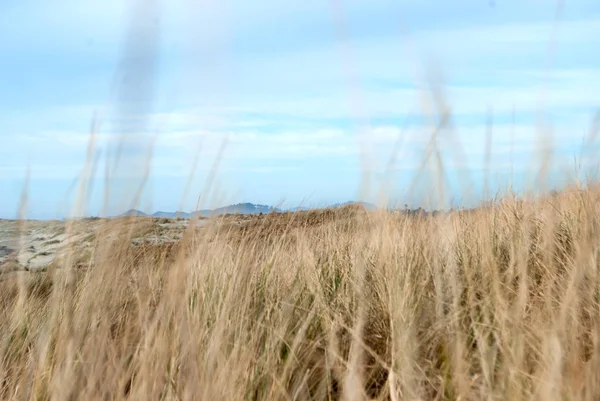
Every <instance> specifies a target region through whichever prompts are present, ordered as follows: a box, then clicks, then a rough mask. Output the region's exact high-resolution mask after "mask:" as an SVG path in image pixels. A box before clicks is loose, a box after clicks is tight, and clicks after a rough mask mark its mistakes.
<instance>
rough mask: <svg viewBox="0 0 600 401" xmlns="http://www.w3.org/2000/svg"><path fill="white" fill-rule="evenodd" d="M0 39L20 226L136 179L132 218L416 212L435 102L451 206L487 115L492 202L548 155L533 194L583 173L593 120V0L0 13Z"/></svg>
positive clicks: (424, 195) (82, 1)
mask: <svg viewBox="0 0 600 401" xmlns="http://www.w3.org/2000/svg"><path fill="white" fill-rule="evenodd" d="M0 37H2V38H3V40H2V41H0V52H1V54H2V59H1V60H0V88H2V90H1V91H0V140H1V142H0V143H1V144H2V145H1V146H0V194H2V195H1V196H0V217H14V216H15V215H16V213H17V210H18V208H19V204H20V200H21V194H22V190H23V187H24V184H25V177H26V175H27V171H29V181H28V202H27V208H26V215H27V216H28V217H32V218H55V217H63V216H67V215H69V214H71V213H76V214H81V213H83V214H94V215H98V214H102V213H108V214H114V213H118V212H121V211H123V210H125V209H127V208H128V207H129V206H130V200H131V199H132V196H133V195H132V194H133V193H134V192H135V191H136V188H137V187H138V186H139V184H140V182H141V177H142V176H143V175H144V173H145V172H146V167H148V166H150V169H149V170H148V173H149V179H148V181H147V182H146V185H145V187H144V188H145V189H144V191H143V193H142V195H141V197H140V205H139V207H140V208H141V209H143V210H145V211H156V210H176V209H184V210H188V211H189V210H193V209H194V208H195V207H196V205H197V203H198V200H199V197H200V204H201V206H202V207H216V206H222V205H223V204H227V203H233V202H240V201H249V202H255V203H266V204H280V203H281V202H285V205H297V204H299V203H307V204H314V205H320V204H325V203H332V202H339V201H346V200H350V199H365V200H370V201H376V200H377V199H379V198H378V197H377V195H378V194H380V193H381V192H382V189H383V192H385V193H387V194H388V195H389V196H391V197H392V198H394V199H398V201H399V202H400V203H401V204H404V203H408V204H410V205H411V206H412V205H415V206H416V205H420V204H423V203H425V202H427V201H428V200H429V198H431V197H432V193H433V192H434V191H433V188H434V187H435V184H434V183H435V182H436V181H435V177H434V176H432V175H431V174H430V175H426V174H418V173H419V172H420V171H421V170H422V168H421V166H422V160H423V155H424V152H425V151H426V149H427V146H428V143H429V140H430V137H431V132H432V130H433V128H432V127H433V126H434V125H435V124H436V121H438V120H439V118H440V114H441V112H442V107H441V106H439V103H436V102H435V99H436V98H437V97H436V96H438V95H439V96H442V97H443V98H444V99H445V100H444V102H445V103H444V104H446V105H447V107H449V110H450V111H451V116H452V130H449V129H447V130H443V131H442V132H441V133H440V134H439V147H440V149H441V150H440V157H441V159H442V162H443V166H444V179H445V180H446V183H447V185H448V188H449V190H448V192H446V193H445V195H446V197H447V198H448V199H449V200H450V201H453V202H454V203H455V204H465V205H467V204H470V203H473V202H476V201H477V200H479V199H480V198H481V196H482V189H483V187H484V182H485V178H484V177H486V176H487V175H486V173H485V171H486V169H485V168H486V164H485V163H484V160H486V158H485V155H486V150H485V149H486V130H487V129H488V128H487V127H488V124H487V121H488V116H489V114H490V110H492V111H493V119H492V121H493V125H492V136H491V138H492V142H491V146H490V148H491V151H492V156H491V159H490V160H489V163H488V167H489V171H490V174H489V177H490V178H489V188H490V191H495V190H497V189H498V188H502V187H503V186H505V185H506V183H507V182H508V181H509V180H510V179H512V177H514V179H515V182H516V183H518V184H519V185H522V186H524V185H525V183H526V182H528V181H527V180H526V178H527V177H533V176H534V174H535V172H536V171H537V170H539V167H540V163H539V160H540V157H541V156H540V155H541V153H542V152H543V151H545V150H548V151H550V152H551V153H550V155H551V158H550V159H549V160H550V166H551V168H550V170H549V175H548V179H547V180H546V183H547V185H549V186H559V185H562V184H563V183H564V182H565V180H566V178H565V177H566V176H565V174H564V172H566V171H568V172H573V171H574V167H575V162H574V156H577V157H578V158H579V159H578V161H579V162H580V163H581V164H582V165H583V166H584V168H585V167H586V166H590V165H593V162H594V149H595V147H594V145H593V144H588V145H586V146H585V152H584V153H581V144H582V141H583V139H584V138H585V137H586V136H587V135H589V132H590V129H591V126H592V124H593V120H594V116H595V113H596V112H597V110H598V106H599V105H600V54H598V52H597V51H595V50H596V49H598V48H600V47H599V44H600V43H599V42H600V4H599V3H598V2H597V1H595V0H585V1H584V0H573V1H568V2H566V1H565V2H564V3H563V4H562V7H559V6H558V5H557V2H553V1H546V0H544V1H542V0H521V1H506V0H495V1H494V2H490V1H479V0H469V1H466V0H456V1H452V2H441V1H433V0H422V1H418V2H417V1H414V2H399V1H396V0H377V1H365V0H360V1H359V0H320V1H317V0H306V1H302V2H282V1H276V0H256V1H252V2H250V1H246V0H227V1H218V2H217V1H214V2H212V1H206V0H203V1H199V0H198V1H191V0H185V1H184V0H170V1H168V2H167V1H162V2H160V1H158V0H153V1H140V2H138V3H136V2H129V3H128V2H124V1H116V0H104V1H91V0H77V1H76V0H63V1H61V2H59V3H56V2H55V3H53V4H51V3H50V2H40V1H33V0H21V1H14V0H9V1H4V2H2V4H1V5H0ZM513 110H514V114H513ZM94 113H97V116H98V118H97V121H98V129H97V130H96V134H95V136H94V146H93V148H92V150H91V152H90V153H87V149H88V144H89V140H90V125H91V121H92V116H93V115H94ZM513 116H514V117H513ZM513 121H514V124H513ZM540 121H542V122H543V124H540ZM540 127H543V130H542V132H543V133H544V135H545V136H544V139H543V140H541V141H540V140H539V139H538V133H539V132H540ZM513 138H514V139H513ZM540 143H542V145H540ZM119 144H121V145H119ZM119 146H121V150H120V152H121V153H120V154H121V155H122V157H121V162H120V163H119V164H118V165H116V167H115V166H114V159H115V154H117V153H118V151H117V149H118V148H119ZM393 155H395V158H393V160H392V161H390V160H391V159H392V156H393ZM107 158H108V166H109V168H108V170H107V169H106V163H107ZM86 159H88V160H91V161H92V163H90V164H91V165H88V166H87V167H86V165H85V161H86ZM94 160H95V161H96V163H94ZM195 161H196V162H195ZM429 165H431V163H429V164H428V166H429ZM94 166H95V167H94ZM215 166H216V169H215ZM193 167H195V169H193ZM192 170H194V174H193V176H192V178H191V179H190V175H191V172H192ZM107 171H108V172H109V177H110V185H109V188H110V192H109V193H108V195H106V194H107V193H106V188H105V185H104V183H105V182H106V181H105V179H106V172H107ZM215 171H216V174H213V172H215ZM82 176H84V177H86V178H88V179H87V180H85V181H86V182H87V186H86V187H80V184H79V183H78V182H77V178H78V177H79V178H80V177H82ZM365 177H366V178H365ZM188 181H189V182H188ZM365 182H368V183H369V185H366V186H365V185H363V184H364V183H365ZM186 188H187V190H186ZM107 198H108V199H109V201H108V202H106V199H107ZM82 200H83V201H82Z"/></svg>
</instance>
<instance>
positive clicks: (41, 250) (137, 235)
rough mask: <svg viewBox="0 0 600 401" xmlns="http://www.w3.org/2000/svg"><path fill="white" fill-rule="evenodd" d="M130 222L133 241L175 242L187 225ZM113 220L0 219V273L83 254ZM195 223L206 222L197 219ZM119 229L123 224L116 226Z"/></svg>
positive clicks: (37, 267)
mask: <svg viewBox="0 0 600 401" xmlns="http://www.w3.org/2000/svg"><path fill="white" fill-rule="evenodd" d="M120 222H123V223H125V224H126V225H127V224H129V225H131V233H130V235H129V236H128V237H129V238H130V240H131V242H132V244H133V245H141V244H143V243H152V244H163V243H171V242H177V241H178V240H179V239H180V238H181V237H182V235H183V232H184V231H185V229H186V228H187V227H188V224H189V221H188V220H175V219H155V218H142V219H127V220H126V219H123V220H122V221H120ZM120 222H117V221H115V220H105V219H82V220H77V221H31V220H28V221H16V220H1V219H0V274H1V273H3V272H7V271H15V270H21V271H35V270H40V269H45V268H47V267H48V266H49V265H50V264H51V263H52V262H54V261H55V260H57V259H59V258H61V257H62V256H65V255H66V254H67V253H70V254H71V255H73V254H75V255H78V257H83V258H84V257H85V255H86V253H89V252H90V250H91V249H92V247H93V246H94V243H95V241H96V240H97V239H98V235H101V236H103V237H104V236H106V235H111V232H110V227H111V225H112V227H116V224H115V223H120ZM196 223H199V224H198V225H199V226H202V225H203V224H205V223H206V221H205V220H200V221H199V222H196ZM119 227H120V228H121V229H122V228H123V226H122V225H121V226H119Z"/></svg>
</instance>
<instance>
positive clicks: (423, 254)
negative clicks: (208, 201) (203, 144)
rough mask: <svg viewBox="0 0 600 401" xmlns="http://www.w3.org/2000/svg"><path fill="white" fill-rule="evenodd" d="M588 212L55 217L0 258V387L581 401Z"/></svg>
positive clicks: (32, 392) (599, 363) (169, 394)
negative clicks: (55, 251)
mask: <svg viewBox="0 0 600 401" xmlns="http://www.w3.org/2000/svg"><path fill="white" fill-rule="evenodd" d="M599 210H600V190H598V189H597V188H593V187H588V188H586V189H581V188H570V189H567V190H564V191H563V192H560V193H558V194H553V195H552V196H545V197H539V198H536V199H529V200H525V201H522V200H516V199H514V198H511V197H507V198H504V199H503V200H501V201H498V202H497V203H495V204H493V205H490V206H487V207H485V208H480V209H476V210H470V211H454V212H451V213H445V214H437V215H435V216H433V215H431V214H423V215H408V214H393V213H389V212H367V211H365V210H363V209H361V208H358V207H345V208H339V209H333V210H331V209H330V210H316V211H309V212H297V213H283V214H271V215H265V216H254V217H248V216H237V217H236V216H226V217H221V218H215V219H211V220H205V221H201V222H198V221H190V222H189V224H188V223H185V224H183V223H181V224H178V223H177V222H175V221H169V220H164V219H163V220H161V219H151V218H128V219H113V220H83V221H76V222H67V223H64V227H63V228H62V229H57V228H56V227H54V228H53V230H55V233H56V232H58V233H59V234H56V235H60V236H61V237H60V238H61V241H63V243H64V246H63V249H62V252H61V253H60V255H61V256H60V257H56V258H54V259H53V261H52V262H51V263H49V264H48V266H47V267H45V268H37V269H27V270H25V269H23V268H19V267H18V266H15V265H14V260H12V259H11V258H10V257H8V258H6V260H5V261H4V267H3V270H2V274H0V398H2V399H37V400H48V399H53V400H75V399H80V400H97V399H98V400H99V399H102V400H120V399H135V400H308V399H315V400H336V399H343V400H369V399H375V400H394V401H395V400H531V399H536V400H597V399H600V274H599V272H598V263H599V262H598V256H599V252H600V213H599ZM15 224H16V223H15ZM20 224H26V223H20ZM32 224H33V223H32ZM36 224H40V223H36ZM48 224H50V223H48ZM53 224H58V223H53ZM91 226H93V227H92V228H90V227H91ZM14 229H15V230H17V229H18V227H17V228H14ZM25 230H27V228H25ZM42 231H43V230H42ZM82 233H86V234H85V235H84V234H82ZM165 233H171V234H169V235H166V234H165ZM36 235H42V237H43V236H44V235H45V234H43V233H42V234H40V233H39V232H37V234H36ZM48 237H49V235H48ZM145 237H147V238H153V239H154V240H148V241H141V240H139V239H140V238H145ZM69 238H77V241H70V242H69V241H68V239H69ZM160 238H162V240H159V239H160ZM165 238H166V239H165ZM42 243H49V245H47V246H52V245H54V244H53V243H52V242H51V240H50V239H45V240H44V242H42ZM81 243H84V245H83V246H82V245H81ZM77 244H79V246H78V245H77ZM82 253H83V256H82ZM11 260H12V262H13V265H12V267H11V266H9V264H10V263H11Z"/></svg>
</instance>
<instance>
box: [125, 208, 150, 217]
mask: <svg viewBox="0 0 600 401" xmlns="http://www.w3.org/2000/svg"><path fill="white" fill-rule="evenodd" d="M145 216H148V215H147V214H146V213H144V212H142V211H140V210H137V209H129V210H128V211H126V212H125V213H123V214H121V215H119V217H145Z"/></svg>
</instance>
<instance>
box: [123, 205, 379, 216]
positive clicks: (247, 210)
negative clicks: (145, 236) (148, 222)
mask: <svg viewBox="0 0 600 401" xmlns="http://www.w3.org/2000/svg"><path fill="white" fill-rule="evenodd" d="M349 205H360V206H363V207H364V208H365V209H367V210H368V211H374V210H376V209H377V206H375V205H373V204H371V203H368V202H356V201H348V202H343V203H335V204H332V205H329V206H326V207H325V208H338V207H344V206H349ZM312 209H320V208H318V207H315V208H311V207H307V206H296V207H291V208H287V209H281V208H278V207H274V206H270V205H261V204H256V203H250V202H244V203H236V204H233V205H228V206H223V207H219V208H216V209H201V210H195V211H193V212H183V211H177V212H165V211H157V212H154V213H152V214H149V213H145V212H142V211H141V210H137V209H129V210H128V211H126V212H125V213H123V214H120V215H118V216H115V217H162V218H183V219H190V218H194V217H215V216H219V215H223V214H242V215H255V214H267V213H285V212H298V211H308V210H312Z"/></svg>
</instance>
